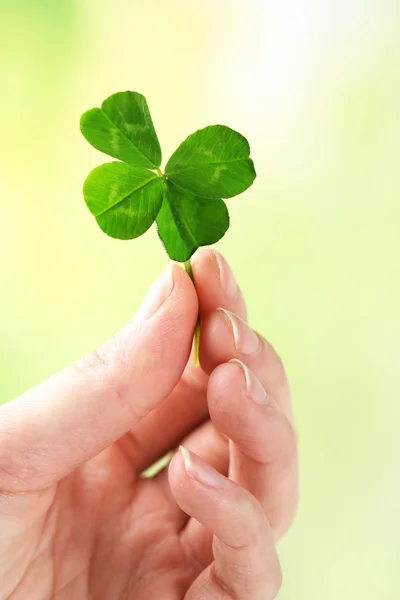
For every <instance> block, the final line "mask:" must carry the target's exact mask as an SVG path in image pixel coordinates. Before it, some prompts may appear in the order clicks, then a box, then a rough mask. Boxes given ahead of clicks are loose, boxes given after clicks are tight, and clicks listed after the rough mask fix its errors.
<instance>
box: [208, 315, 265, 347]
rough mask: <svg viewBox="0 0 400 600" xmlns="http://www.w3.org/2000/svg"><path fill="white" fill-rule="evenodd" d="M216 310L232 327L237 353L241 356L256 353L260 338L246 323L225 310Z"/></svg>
mask: <svg viewBox="0 0 400 600" xmlns="http://www.w3.org/2000/svg"><path fill="white" fill-rule="evenodd" d="M217 310H220V311H221V312H223V313H224V315H225V316H226V317H227V319H228V320H229V322H230V324H231V327H232V333H233V339H234V343H235V348H236V350H237V351H238V352H240V353H241V354H253V352H257V351H258V350H259V349H260V347H261V340H260V338H259V337H258V335H257V334H256V332H255V331H253V329H251V327H249V326H248V325H247V323H245V322H244V321H243V320H242V319H241V318H240V317H238V316H237V315H234V314H233V313H231V312H230V311H229V310H226V309H225V308H218V309H217Z"/></svg>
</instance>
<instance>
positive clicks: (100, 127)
mask: <svg viewBox="0 0 400 600" xmlns="http://www.w3.org/2000/svg"><path fill="white" fill-rule="evenodd" d="M80 127H81V132H82V134H83V135H84V137H85V138H86V139H87V141H88V142H89V143H90V144H91V145H92V146H94V148H96V149H97V150H100V151H101V152H104V153H105V154H108V155H110V156H113V157H114V158H118V159H119V160H122V161H124V162H127V163H129V164H132V165H135V166H137V167H145V168H147V169H154V168H155V167H159V166H160V164H161V148H160V143H159V141H158V138H157V134H156V132H155V129H154V125H153V121H152V119H151V116H150V111H149V107H148V105H147V102H146V98H145V97H144V96H142V94H138V93H137V92H118V93H117V94H113V95H112V96H109V97H108V98H107V99H106V100H104V102H103V104H102V105H101V108H92V109H91V110H88V111H87V112H85V113H84V114H83V115H82V117H81V123H80Z"/></svg>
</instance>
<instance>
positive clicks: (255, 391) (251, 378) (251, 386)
mask: <svg viewBox="0 0 400 600" xmlns="http://www.w3.org/2000/svg"><path fill="white" fill-rule="evenodd" d="M229 362H231V363H235V364H236V365H239V367H240V368H241V369H242V371H243V375H244V378H245V381H246V396H247V397H248V398H250V400H254V402H256V403H257V404H267V403H268V400H269V397H268V394H267V392H266V391H265V388H264V386H263V385H262V383H261V381H260V380H259V379H258V377H256V376H255V375H254V373H253V372H252V371H250V369H249V368H248V367H247V366H246V365H245V364H244V363H242V361H241V360H238V359H237V358H232V360H230V361H229Z"/></svg>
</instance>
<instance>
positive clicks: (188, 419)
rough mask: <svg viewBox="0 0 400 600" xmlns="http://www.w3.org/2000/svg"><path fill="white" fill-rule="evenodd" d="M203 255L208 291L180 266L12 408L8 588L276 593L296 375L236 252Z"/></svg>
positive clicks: (248, 596)
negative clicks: (253, 300)
mask: <svg viewBox="0 0 400 600" xmlns="http://www.w3.org/2000/svg"><path fill="white" fill-rule="evenodd" d="M193 270H194V276H195V280H196V289H197V295H196V292H195V289H194V287H193V285H192V283H191V281H190V279H189V277H188V276H187V275H186V273H185V272H184V271H183V269H181V268H180V267H179V266H177V265H174V266H172V267H169V268H168V269H167V270H166V272H164V274H163V275H162V276H161V277H160V278H159V279H158V280H157V282H156V283H155V285H154V286H153V288H152V289H151V291H150V292H149V295H148V296H147V298H146V300H145V302H144V303H143V305H142V307H141V308H140V309H139V311H138V313H137V314H136V316H135V318H134V319H133V321H132V322H131V323H130V324H128V325H127V326H126V327H125V328H124V329H122V330H121V331H120V332H119V333H118V334H117V335H116V336H114V338H113V339H112V340H111V341H110V342H108V343H107V344H105V345H104V346H102V347H101V348H100V349H99V350H98V351H96V352H94V353H92V354H90V355H89V356H88V357H86V358H85V359H84V360H82V361H80V362H79V363H77V364H76V365H75V366H71V367H68V368H67V369H66V370H64V371H63V372H61V373H59V374H58V375H55V376H54V377H51V378H50V379H48V380H47V381H45V382H44V383H42V384H40V385H39V386H37V387H36V388H34V389H32V390H30V391H29V392H27V393H25V394H23V395H22V396H20V397H19V398H17V399H16V400H14V401H12V402H10V403H8V404H6V405H3V406H2V407H1V408H0V532H1V535H0V599H1V600H5V599H6V598H7V599H10V600H11V599H12V600H47V599H48V600H50V599H57V600H64V599H65V600H89V599H91V600H103V599H104V600H133V599H135V600H140V599H146V600H153V599H155V600H160V599H161V600H180V599H182V598H185V599H186V600H197V599H198V600H200V599H203V598H207V599H210V600H217V599H218V600H222V599H224V598H226V599H231V598H235V599H238V600H239V599H240V600H241V599H245V600H261V599H262V600H271V599H272V598H275V596H276V594H277V591H278V589H279V587H280V580H281V575H280V567H279V561H278V558H277V554H276V550H275V543H276V541H277V540H278V539H279V537H280V536H282V534H283V533H284V532H285V531H286V530H287V529H288V527H289V526H290V524H291V522H292V519H293V516H294V512H295V508H296V503H297V451H296V436H295V433H294V429H293V419H292V413H291V407H290V394H289V387H288V384H287V380H286V377H285V373H284V369H283V367H282V364H281V361H280V360H279V358H278V356H277V355H276V353H275V351H274V350H273V349H272V347H271V346H270V345H269V344H268V343H267V342H266V341H265V340H264V339H263V338H262V337H261V336H259V335H258V334H256V333H255V332H253V330H252V329H250V328H249V327H248V326H247V325H246V324H245V321H244V320H241V318H242V319H245V318H246V310H245V304H244V300H243V298H242V295H241V293H240V291H239V288H238V287H237V285H236V283H235V280H234V278H233V275H232V272H231V271H230V269H229V267H228V265H227V263H226V261H225V260H224V259H223V258H222V257H221V256H220V255H219V254H217V253H215V252H212V251H206V252H200V253H198V254H197V255H196V257H195V259H194V261H193ZM199 306H200V311H201V316H202V328H201V348H200V357H201V365H202V369H200V368H198V367H197V368H195V367H194V366H193V364H192V360H189V355H190V349H191V343H192V335H193V330H194V327H195V322H196V318H197V314H198V308H199ZM220 307H223V308H224V309H228V310H229V311H232V312H227V311H226V310H220ZM240 317H241V318H240ZM232 359H234V360H232ZM178 444H182V446H183V449H182V450H181V451H180V452H177V453H176V454H175V455H174V458H173V459H172V461H171V463H170V465H169V469H168V470H167V469H165V470H164V471H161V472H160V473H159V474H158V475H156V476H155V477H154V478H152V479H145V478H142V477H140V473H142V471H143V470H144V469H146V468H147V467H149V466H150V465H152V464H153V463H154V462H155V461H156V460H157V459H159V458H160V457H162V456H164V455H165V454H166V453H167V452H168V451H170V450H173V449H174V448H176V447H177V445H178ZM228 476H229V478H228Z"/></svg>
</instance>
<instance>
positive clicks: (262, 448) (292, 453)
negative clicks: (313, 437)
mask: <svg viewBox="0 0 400 600" xmlns="http://www.w3.org/2000/svg"><path fill="white" fill-rule="evenodd" d="M259 402H263V403H262V404H260V403H259ZM208 406H209V411H210V417H211V420H212V422H213V424H214V426H215V427H216V428H217V429H218V431H220V432H221V433H223V434H224V435H226V436H227V437H228V438H229V439H230V440H232V442H233V443H232V444H231V459H230V470H229V475H230V477H231V479H233V480H234V481H236V482H237V483H238V484H239V485H241V486H243V487H245V488H246V489H248V490H249V491H250V492H251V493H252V494H253V495H254V496H255V497H256V498H257V499H258V500H259V501H260V503H261V505H262V506H263V508H264V510H265V512H266V515H267V517H268V520H269V522H270V524H271V527H272V529H273V531H274V535H275V539H279V538H280V537H281V536H282V535H283V534H284V533H285V532H286V531H287V529H288V528H289V526H290V525H291V523H292V522H293V519H294V515H295V512H296V508H297V503H298V458H297V439H296V434H295V431H294V429H293V427H292V425H291V423H290V422H289V420H288V419H287V417H286V416H285V414H284V412H283V411H282V409H281V408H280V407H279V406H278V404H277V403H276V402H275V401H274V399H273V398H272V397H268V395H267V394H266V393H265V391H264V389H263V386H262V384H261V382H260V380H259V379H258V378H257V376H256V375H255V373H253V372H252V371H250V370H249V369H248V368H247V367H246V366H245V365H243V364H240V363H239V362H236V361H234V362H229V363H227V364H223V365H220V366H218V367H217V368H216V369H215V370H214V371H213V373H212V374H211V376H210V380H209V384H208Z"/></svg>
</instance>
